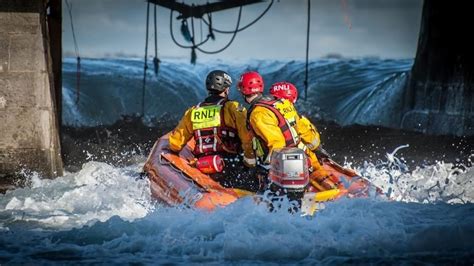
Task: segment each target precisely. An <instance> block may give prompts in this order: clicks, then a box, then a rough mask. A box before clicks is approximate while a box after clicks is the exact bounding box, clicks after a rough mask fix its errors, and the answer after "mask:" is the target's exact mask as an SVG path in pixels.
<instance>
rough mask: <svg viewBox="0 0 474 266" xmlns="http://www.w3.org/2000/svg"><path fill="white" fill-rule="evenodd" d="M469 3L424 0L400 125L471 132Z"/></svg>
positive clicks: (473, 75)
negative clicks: (413, 61)
mask: <svg viewBox="0 0 474 266" xmlns="http://www.w3.org/2000/svg"><path fill="white" fill-rule="evenodd" d="M469 4H470V2H469V1H456V2H448V1H443V0H425V2H424V5H423V15H422V21H421V29H420V36H419V42H418V49H417V53H416V59H415V64H414V65H413V69H412V72H411V75H410V82H409V84H408V89H407V91H406V95H405V104H406V106H405V112H404V113H403V114H402V118H401V127H402V128H406V129H413V128H415V129H418V130H420V131H423V132H425V133H434V132H436V133H438V134H454V135H458V136H462V135H468V136H472V135H474V39H473V38H472V36H471V35H472V34H471V32H472V26H471V25H472V18H471V13H472V11H471V8H470V5H469Z"/></svg>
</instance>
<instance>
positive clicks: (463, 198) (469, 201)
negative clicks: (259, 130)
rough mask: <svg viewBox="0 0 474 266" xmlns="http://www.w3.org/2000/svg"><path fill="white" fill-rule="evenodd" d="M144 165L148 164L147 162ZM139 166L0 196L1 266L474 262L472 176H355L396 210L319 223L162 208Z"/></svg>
mask: <svg viewBox="0 0 474 266" xmlns="http://www.w3.org/2000/svg"><path fill="white" fill-rule="evenodd" d="M143 160H145V158H143ZM140 169H141V165H140V164H135V165H131V166H127V167H123V168H117V167H113V166H111V165H108V164H106V163H101V162H94V161H91V162H88V163H86V164H84V165H83V167H82V169H81V170H80V171H79V172H77V173H67V174H65V175H64V176H62V177H59V178H57V179H55V180H45V179H40V178H39V177H38V176H37V175H35V174H30V176H29V181H30V185H29V186H28V187H26V188H19V189H16V190H13V191H8V192H7V193H6V194H5V195H2V196H1V197H0V263H2V264H3V263H11V264H18V263H52V262H58V263H77V262H81V263H93V264H95V263H107V264H108V263H121V264H122V263H145V264H155V263H183V264H189V263H214V264H222V263H239V264H241V263H242V264H267V263H289V264H293V263H305V264H306V263H307V264H315V263H323V264H333V263H347V262H352V263H354V262H355V263H380V262H382V263H397V264H398V263H403V262H411V263H412V262H428V263H448V262H449V263H452V262H458V263H463V264H464V263H468V264H469V263H472V262H473V258H474V245H473V239H474V204H473V200H474V185H473V184H472V182H473V181H472V180H473V176H474V172H473V170H472V168H467V167H458V168H454V169H453V168H452V165H451V164H445V163H442V162H439V163H437V164H435V165H431V166H424V167H416V168H414V169H409V167H408V166H406V165H405V164H403V163H402V162H400V160H399V159H398V158H397V157H396V154H387V156H386V160H385V161H379V162H378V163H376V164H374V163H366V164H365V165H364V166H362V167H358V168H357V170H358V171H359V172H360V173H362V174H363V175H364V176H366V177H367V178H369V179H371V180H372V181H373V182H374V183H375V184H377V185H379V186H381V187H383V189H384V192H385V193H390V197H391V198H392V199H393V200H382V199H370V198H369V199H341V200H338V201H336V202H330V203H327V204H326V205H325V208H324V209H323V210H321V211H319V212H317V213H316V215H315V216H313V217H302V216H300V215H299V214H290V213H288V212H287V211H284V210H283V211H277V212H273V213H270V212H269V211H268V210H267V208H266V207H265V206H263V205H258V204H256V203H255V202H254V200H253V199H252V198H250V197H249V198H244V199H241V200H239V201H237V202H236V203H234V204H232V205H230V206H228V207H226V208H222V209H218V210H216V211H214V212H211V213H207V212H204V211H200V210H194V209H190V208H186V207H184V206H182V207H177V208H170V207H165V206H161V205H159V204H157V203H156V202H154V201H153V200H152V199H151V197H150V191H149V186H148V185H149V184H148V180H147V179H141V178H140V176H139V175H138V173H139V171H140Z"/></svg>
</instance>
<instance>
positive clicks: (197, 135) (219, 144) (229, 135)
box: [191, 98, 241, 157]
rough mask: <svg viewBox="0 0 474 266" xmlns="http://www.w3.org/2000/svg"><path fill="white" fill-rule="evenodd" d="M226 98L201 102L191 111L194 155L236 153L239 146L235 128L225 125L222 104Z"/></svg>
mask: <svg viewBox="0 0 474 266" xmlns="http://www.w3.org/2000/svg"><path fill="white" fill-rule="evenodd" d="M227 101H228V100H227V99H222V98H220V99H217V102H216V101H214V102H212V101H211V102H206V101H204V102H201V103H199V104H198V105H197V106H196V107H195V108H194V109H193V110H192V111H191V124H192V127H193V132H194V140H195V141H196V146H195V147H194V151H193V153H194V155H196V156H198V157H200V156H204V155H210V154H219V153H222V152H225V153H238V152H239V149H240V147H241V145H240V139H239V138H238V134H237V130H236V129H234V128H231V127H227V126H226V125H225V119H224V105H225V103H226V102H227Z"/></svg>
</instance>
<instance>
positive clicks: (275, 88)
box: [270, 81, 298, 103]
mask: <svg viewBox="0 0 474 266" xmlns="http://www.w3.org/2000/svg"><path fill="white" fill-rule="evenodd" d="M270 94H271V95H273V96H275V97H276V98H278V99H281V98H283V99H287V100H288V101H290V102H292V103H295V102H296V100H298V89H296V87H295V85H293V84H292V83H290V82H286V81H283V82H277V83H275V84H273V85H272V86H271V87H270Z"/></svg>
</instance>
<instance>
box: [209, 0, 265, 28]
mask: <svg viewBox="0 0 474 266" xmlns="http://www.w3.org/2000/svg"><path fill="white" fill-rule="evenodd" d="M272 5H273V0H271V1H270V4H269V5H268V6H267V8H265V10H264V11H263V12H262V14H260V15H259V16H258V17H257V18H256V19H254V20H253V21H252V22H250V23H249V24H247V25H246V26H244V27H242V28H240V29H237V32H241V31H243V30H245V29H247V28H249V27H250V26H252V25H253V24H255V23H257V21H259V20H260V19H261V18H262V17H263V16H264V15H265V14H266V13H267V12H268V10H270V7H272ZM208 14H209V13H208ZM208 17H209V22H208V21H206V20H205V19H204V18H202V20H203V21H204V23H206V24H207V25H208V26H209V28H210V29H212V30H213V31H215V32H218V33H223V34H233V33H234V31H235V30H233V31H226V30H219V29H215V28H213V27H212V18H211V17H210V15H208Z"/></svg>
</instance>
